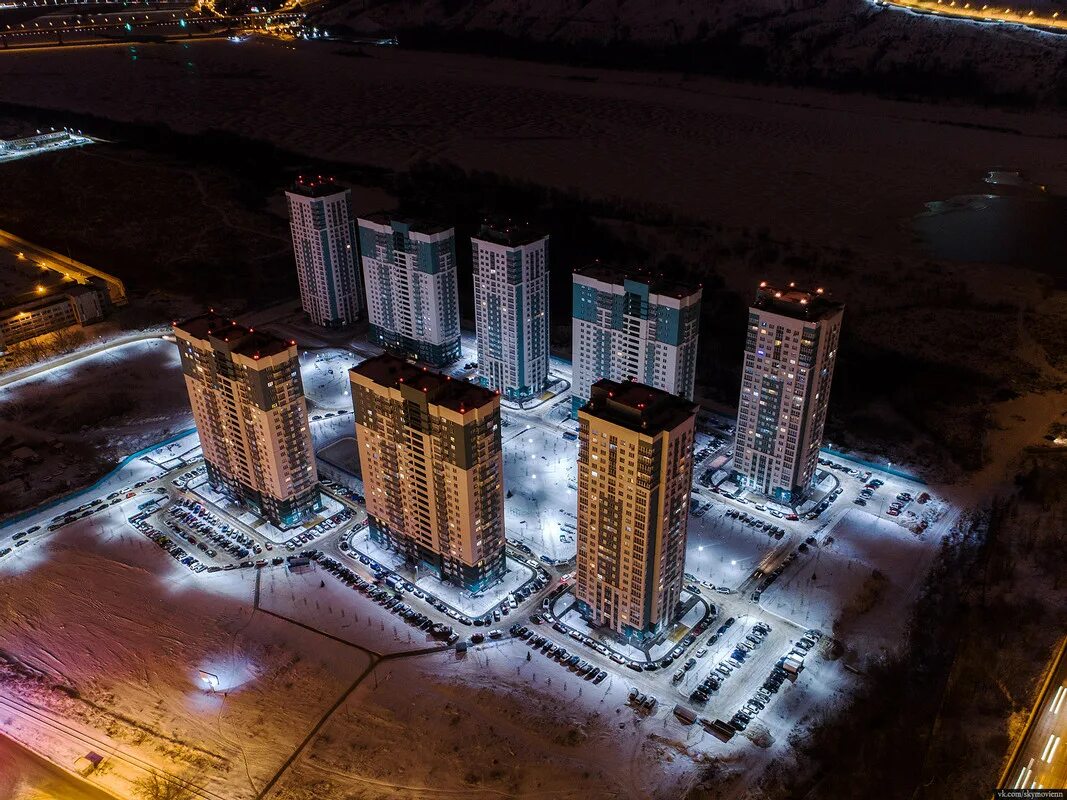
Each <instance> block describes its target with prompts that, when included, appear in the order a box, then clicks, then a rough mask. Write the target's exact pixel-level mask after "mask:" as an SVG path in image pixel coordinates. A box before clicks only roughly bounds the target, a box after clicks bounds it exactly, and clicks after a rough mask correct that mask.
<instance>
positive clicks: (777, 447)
mask: <svg viewBox="0 0 1067 800" xmlns="http://www.w3.org/2000/svg"><path fill="white" fill-rule="evenodd" d="M843 313H844V306H843V305H842V304H841V303H837V302H834V301H832V300H830V299H829V298H828V297H827V296H826V294H825V293H824V292H823V290H822V289H815V290H812V291H809V290H805V289H798V288H796V286H795V285H794V284H792V283H791V284H789V286H786V287H780V288H779V287H774V286H770V285H768V284H767V283H766V281H765V282H763V283H761V284H760V286H759V289H758V290H757V292H756V300H755V302H754V303H753V304H752V307H751V308H750V309H749V311H748V341H747V343H746V345H745V365H744V373H743V374H742V377H741V398H740V400H739V401H738V404H737V442H736V444H735V446H734V473H735V475H736V476H737V478H738V480H739V482H740V483H741V484H742V485H743V486H744V487H746V488H748V489H752V490H754V491H757V492H760V493H762V494H765V495H767V496H768V497H772V498H774V499H775V500H777V501H779V502H781V503H786V504H789V505H796V504H797V503H799V502H800V501H801V500H802V499H803V498H804V496H805V495H806V494H807V493H808V491H809V490H810V489H811V487H812V482H813V481H814V478H815V469H816V467H817V465H818V460H819V448H820V447H821V446H822V437H823V429H824V427H825V426H826V409H827V406H828V405H829V402H830V382H831V381H832V380H833V377H834V363H835V362H836V358H837V343H838V337H839V336H840V333H841V317H842V314H843Z"/></svg>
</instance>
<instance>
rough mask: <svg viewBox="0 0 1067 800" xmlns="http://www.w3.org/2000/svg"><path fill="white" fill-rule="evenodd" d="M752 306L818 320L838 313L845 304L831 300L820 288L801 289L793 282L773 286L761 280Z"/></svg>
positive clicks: (776, 312) (794, 317)
mask: <svg viewBox="0 0 1067 800" xmlns="http://www.w3.org/2000/svg"><path fill="white" fill-rule="evenodd" d="M752 307H753V308H758V309H762V310H765V311H770V312H773V313H775V314H781V315H782V316H785V317H792V318H793V319H799V320H806V321H808V322H818V321H820V320H824V319H828V318H830V317H832V316H835V315H836V314H838V313H840V312H841V311H842V310H843V309H844V307H845V305H844V303H839V302H837V301H836V300H831V299H830V298H829V297H828V296H827V294H826V292H825V291H824V290H823V289H821V288H820V289H802V288H799V287H797V285H796V284H795V283H790V284H789V285H788V286H773V285H771V284H769V283H768V282H767V281H762V282H761V283H760V285H759V288H758V289H756V300H755V302H753V304H752Z"/></svg>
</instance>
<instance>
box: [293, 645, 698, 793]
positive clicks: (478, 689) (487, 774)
mask: <svg viewBox="0 0 1067 800" xmlns="http://www.w3.org/2000/svg"><path fill="white" fill-rule="evenodd" d="M526 651H527V648H526V647H525V646H524V645H522V644H520V643H516V642H513V641H504V642H500V643H495V644H487V645H483V646H480V647H478V648H475V649H472V650H470V651H468V653H467V654H466V655H457V654H455V653H453V652H444V653H439V654H432V655H426V656H421V657H418V658H406V659H401V660H396V661H389V662H385V663H383V664H382V665H380V666H379V667H378V668H377V669H376V670H375V677H374V678H373V679H369V680H365V681H363V682H362V683H361V685H360V687H359V688H358V689H357V690H356V692H354V693H353V694H352V695H351V697H349V698H348V700H347V701H346V703H345V705H344V706H342V708H341V709H339V710H338V712H337V714H336V715H335V716H334V717H333V719H332V720H331V721H330V723H329V724H328V725H327V726H325V727H324V729H323V732H322V735H321V736H320V737H319V738H318V739H317V740H316V741H315V743H314V744H313V745H312V746H311V747H310V748H309V749H308V751H307V753H306V754H305V755H304V756H303V757H302V758H301V759H300V761H299V762H298V763H297V764H296V766H295V768H294V770H293V772H292V774H291V776H290V777H289V778H288V779H287V780H286V781H285V782H283V784H282V786H283V792H284V796H285V797H287V798H292V799H293V800H313V799H315V800H318V798H324V797H349V796H353V797H398V798H410V797H427V798H430V797H433V798H440V797H457V798H458V797H470V798H489V797H546V798H547V797H558V798H602V797H615V798H634V800H637V799H638V798H642V800H644V799H646V798H664V800H666V798H675V797H679V796H681V793H682V791H683V787H684V786H685V784H686V782H687V780H688V779H689V777H690V772H691V770H692V769H693V766H694V764H695V763H696V761H698V760H703V758H704V756H703V755H702V754H701V753H700V750H699V749H697V748H692V749H691V748H690V744H687V741H686V740H687V738H689V739H690V740H691V742H692V743H693V744H695V743H696V741H697V740H699V739H700V737H701V736H702V735H703V732H702V731H700V730H699V729H698V730H693V729H683V728H682V726H680V725H679V724H677V722H676V721H675V720H674V719H673V717H672V716H671V715H670V711H669V710H668V709H662V710H661V712H660V713H659V714H657V715H655V716H653V717H643V716H638V715H635V714H634V712H633V711H632V710H631V709H630V708H628V707H627V706H626V691H627V684H626V683H625V682H624V681H622V680H618V679H613V680H611V681H605V682H604V683H603V684H601V685H599V686H593V685H590V684H588V683H586V682H584V681H582V680H580V679H579V678H577V677H576V676H575V675H574V674H573V673H571V672H569V671H568V670H566V669H564V668H563V667H561V666H560V665H558V664H556V663H554V662H551V661H548V660H547V659H544V658H543V657H540V656H538V657H536V658H533V659H531V660H529V661H528V660H527V658H526ZM416 687H417V688H416Z"/></svg>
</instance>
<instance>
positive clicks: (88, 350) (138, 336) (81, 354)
mask: <svg viewBox="0 0 1067 800" xmlns="http://www.w3.org/2000/svg"><path fill="white" fill-rule="evenodd" d="M169 333H170V329H169V328H160V329H158V330H154V331H138V332H137V333H130V334H127V335H125V336H120V337H118V338H116V339H108V340H107V341H106V342H100V343H99V344H92V345H89V346H88V347H84V348H82V349H80V350H75V351H74V352H73V353H67V354H66V355H65V356H59V357H58V358H53V359H51V360H49V361H44V362H42V363H40V364H34V365H33V366H32V367H22V368H20V369H14V370H11V372H7V373H3V374H0V389H3V388H4V387H6V386H11V385H13V384H16V383H19V382H20V381H25V380H29V379H30V378H36V377H37V376H38V375H43V374H45V373H46V372H49V371H50V370H53V369H57V368H58V367H65V366H68V365H70V364H73V363H75V362H76V361H81V360H82V359H83V358H89V357H90V356H95V355H99V354H100V353H104V352H107V351H108V350H114V349H115V348H117V347H125V346H126V345H128V344H133V343H134V342H143V341H146V340H148V339H162V338H164V337H165V336H166V335H167V334H169Z"/></svg>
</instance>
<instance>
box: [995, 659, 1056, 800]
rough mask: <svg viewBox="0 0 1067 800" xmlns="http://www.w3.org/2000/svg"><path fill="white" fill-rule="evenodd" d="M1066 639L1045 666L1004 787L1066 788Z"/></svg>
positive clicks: (1002, 784)
mask: <svg viewBox="0 0 1067 800" xmlns="http://www.w3.org/2000/svg"><path fill="white" fill-rule="evenodd" d="M1065 649H1067V639H1064V641H1063V643H1062V644H1061V645H1060V648H1059V653H1058V655H1057V656H1056V658H1055V660H1054V661H1053V663H1052V666H1051V667H1050V668H1049V671H1048V674H1047V675H1046V679H1045V684H1044V686H1043V687H1042V689H1041V696H1040V697H1039V699H1038V701H1037V705H1036V706H1035V707H1034V710H1033V713H1032V714H1031V716H1030V720H1029V722H1028V724H1027V727H1026V731H1025V732H1024V733H1023V735H1022V736H1021V737H1020V739H1019V744H1018V746H1017V749H1016V751H1015V753H1014V754H1013V757H1012V759H1011V761H1010V762H1009V764H1008V767H1007V769H1006V770H1005V771H1004V775H1003V776H1002V777H1001V780H1000V785H1001V788H1004V789H1062V788H1065V787H1067V743H1065V742H1064V741H1063V740H1064V739H1067V659H1065V658H1064V650H1065Z"/></svg>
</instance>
